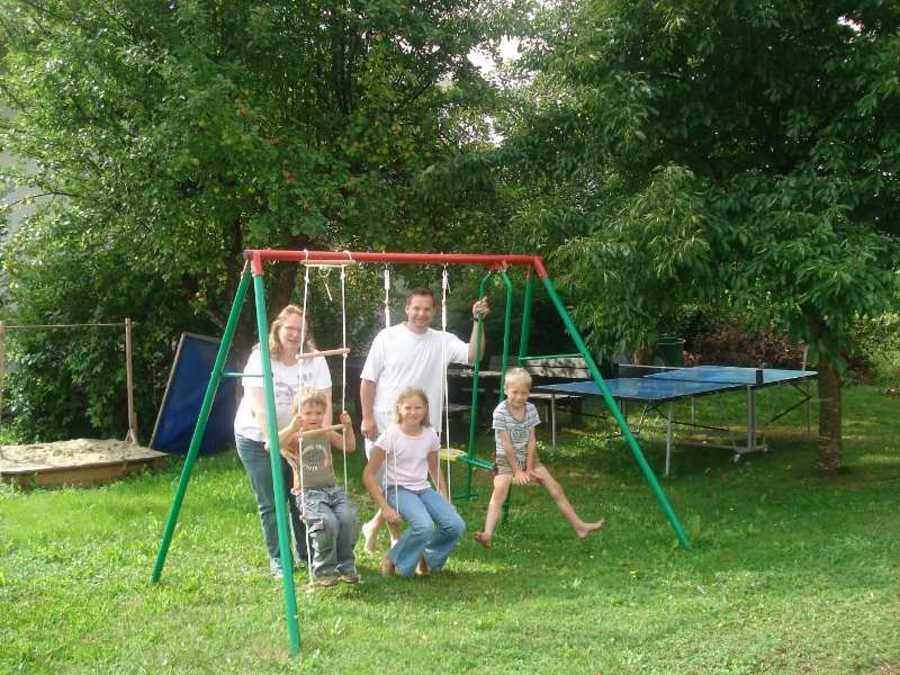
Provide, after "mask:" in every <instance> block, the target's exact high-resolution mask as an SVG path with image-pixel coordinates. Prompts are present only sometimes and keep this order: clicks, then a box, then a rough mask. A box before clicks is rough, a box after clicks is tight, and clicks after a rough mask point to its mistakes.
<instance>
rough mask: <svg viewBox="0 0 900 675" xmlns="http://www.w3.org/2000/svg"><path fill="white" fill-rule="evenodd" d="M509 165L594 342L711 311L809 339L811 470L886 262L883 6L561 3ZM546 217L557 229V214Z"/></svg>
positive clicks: (890, 234)
mask: <svg viewBox="0 0 900 675" xmlns="http://www.w3.org/2000/svg"><path fill="white" fill-rule="evenodd" d="M550 12H551V14H550V16H551V18H552V20H551V21H547V23H546V25H547V26H556V27H557V28H556V29H555V30H553V31H552V32H551V33H549V34H548V35H547V37H546V38H545V39H541V40H534V41H533V42H532V45H531V49H530V56H529V57H528V60H526V61H525V62H524V63H525V65H526V66H530V67H531V68H533V69H535V70H536V72H537V75H536V77H535V80H534V83H533V84H532V85H531V87H530V88H529V89H528V91H527V94H526V95H527V100H528V101H529V102H533V104H532V105H529V106H528V107H525V108H523V109H521V110H520V111H518V113H517V114H518V117H517V118H516V119H515V120H513V122H514V123H513V124H512V125H511V127H510V129H511V130H510V132H509V140H508V144H507V147H506V149H505V153H506V156H507V157H508V158H509V160H511V161H512V162H515V165H516V166H517V167H519V175H520V176H522V178H523V180H525V181H526V182H527V183H528V184H530V185H531V186H536V187H537V188H539V189H537V190H534V192H535V194H536V197H535V198H534V199H531V200H529V201H528V202H527V203H524V204H523V205H522V206H521V207H520V208H519V211H518V213H517V214H516V216H515V220H516V222H517V223H518V225H519V227H520V228H521V229H524V230H526V231H531V232H533V233H535V234H534V235H533V236H534V237H536V238H539V239H543V240H544V241H545V242H547V243H551V244H552V243H558V244H559V245H560V248H559V251H558V253H557V256H558V258H559V259H560V260H562V261H564V262H565V265H564V266H563V267H564V268H565V269H567V270H568V274H567V275H566V277H565V279H564V281H565V283H567V285H568V286H569V289H570V291H571V292H573V293H574V296H575V298H576V299H577V304H578V306H579V307H580V308H582V309H581V311H580V312H579V319H580V320H581V321H582V323H584V324H585V325H586V326H587V327H588V328H592V329H594V331H595V333H596V335H597V336H601V337H603V338H604V340H605V344H607V345H609V344H611V343H612V342H615V341H616V340H618V341H620V342H623V341H630V342H631V343H632V344H635V342H640V341H641V340H646V339H648V338H649V337H652V336H653V334H654V331H655V330H656V329H657V327H658V326H659V321H660V318H661V317H663V318H664V317H665V316H667V314H668V313H669V312H670V311H671V310H672V308H673V307H676V306H677V305H678V304H680V303H684V302H698V301H699V302H714V303H719V304H727V305H729V306H730V307H732V308H733V309H735V310H737V311H741V312H742V313H744V314H745V315H746V316H748V317H749V318H751V319H753V320H755V321H756V322H757V323H758V324H763V325H769V326H775V327H777V328H780V329H783V330H785V331H787V332H788V333H789V334H790V335H792V336H793V337H794V338H797V339H800V340H803V341H805V342H807V343H808V344H809V345H810V347H811V350H812V353H813V356H814V358H816V359H817V361H818V369H819V394H820V399H821V411H820V452H819V466H820V467H821V468H822V469H825V470H829V471H831V470H835V469H837V468H838V467H839V466H840V463H841V415H840V385H841V373H842V370H843V368H844V365H845V361H844V356H845V353H846V350H847V347H848V340H849V339H850V336H851V330H850V328H851V324H852V323H853V322H854V321H855V320H856V319H858V318H859V317H863V316H869V315H877V314H878V313H880V312H882V311H884V309H885V307H886V306H888V305H889V304H890V303H891V302H893V299H894V297H895V292H896V288H897V283H898V270H900V262H898V260H900V256H898V251H900V198H898V197H900V187H898V186H900V182H898V171H900V82H898V75H897V73H898V66H900V33H898V27H900V8H898V6H897V5H896V3H882V2H864V1H863V2H846V1H843V2H839V1H816V2H812V1H800V2H796V1H793V0H792V1H790V2H788V1H787V0H784V1H782V0H773V1H771V2H764V3H759V2H753V1H751V0H692V1H689V2H669V1H661V2H660V1H653V2H650V1H649V0H648V1H638V2H634V1H631V0H627V1H626V0H608V1H606V2H602V3H591V4H589V5H582V4H561V5H559V6H556V7H554V8H552V10H550ZM559 223H561V226H560V225H558V224H559Z"/></svg>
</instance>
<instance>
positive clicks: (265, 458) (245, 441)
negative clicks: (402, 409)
mask: <svg viewBox="0 0 900 675" xmlns="http://www.w3.org/2000/svg"><path fill="white" fill-rule="evenodd" d="M234 443H235V446H236V447H237V453H238V457H240V459H241V464H243V465H244V469H246V471H247V475H248V476H249V477H250V485H251V486H252V487H253V492H254V493H255V494H256V504H257V506H258V507H259V520H260V522H261V523H262V530H263V538H264V539H265V541H266V549H267V550H268V552H269V559H270V560H279V561H280V560H281V554H280V553H279V551H278V525H277V523H276V520H275V489H274V484H273V483H272V465H271V464H270V463H269V453H268V452H267V451H266V447H265V445H263V444H262V443H260V442H258V441H254V440H251V439H249V438H245V437H243V436H240V435H237V434H236V435H235V437H234ZM291 471H292V470H291V466H290V464H288V463H287V462H286V461H285V460H284V458H282V459H281V472H282V474H283V475H284V494H285V498H286V500H287V504H288V505H289V508H290V520H291V525H292V529H293V530H294V542H295V543H296V546H297V557H298V558H299V559H300V560H306V558H307V555H306V528H305V527H304V525H303V523H302V521H301V520H300V513H299V512H298V510H297V505H296V504H295V503H294V500H293V499H291V487H293V473H292V472H291Z"/></svg>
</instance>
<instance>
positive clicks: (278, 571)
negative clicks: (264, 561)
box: [269, 558, 284, 579]
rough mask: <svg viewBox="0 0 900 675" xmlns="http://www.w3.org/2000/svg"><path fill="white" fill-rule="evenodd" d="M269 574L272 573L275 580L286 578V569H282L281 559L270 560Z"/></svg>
mask: <svg viewBox="0 0 900 675" xmlns="http://www.w3.org/2000/svg"><path fill="white" fill-rule="evenodd" d="M269 572H271V574H272V577H273V578H275V579H283V578H284V569H283V568H282V567H281V560H280V559H279V558H270V559H269Z"/></svg>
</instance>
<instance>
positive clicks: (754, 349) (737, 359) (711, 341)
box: [686, 316, 809, 370]
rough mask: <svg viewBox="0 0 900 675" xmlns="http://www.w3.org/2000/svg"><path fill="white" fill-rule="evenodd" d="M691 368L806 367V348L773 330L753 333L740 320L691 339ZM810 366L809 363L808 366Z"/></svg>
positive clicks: (718, 325)
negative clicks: (707, 366) (804, 358)
mask: <svg viewBox="0 0 900 675" xmlns="http://www.w3.org/2000/svg"><path fill="white" fill-rule="evenodd" d="M687 348H688V354H687V358H686V363H687V364H689V365H700V364H717V365H734V366H744V367H748V368H758V367H765V368H787V369H794V370H799V369H800V368H802V367H803V346H802V345H800V344H799V343H797V342H794V341H793V340H791V339H790V338H789V337H788V336H786V335H781V334H778V333H776V332H774V331H771V330H766V331H759V330H751V329H749V328H748V327H747V325H746V324H745V323H744V321H742V320H741V319H740V318H739V317H735V316H730V317H725V318H722V319H720V320H718V321H716V322H715V323H714V324H713V325H712V326H711V327H710V328H709V331H708V332H707V333H705V334H702V335H701V334H697V335H693V336H691V339H690V341H689V342H688V344H687ZM807 367H809V364H807Z"/></svg>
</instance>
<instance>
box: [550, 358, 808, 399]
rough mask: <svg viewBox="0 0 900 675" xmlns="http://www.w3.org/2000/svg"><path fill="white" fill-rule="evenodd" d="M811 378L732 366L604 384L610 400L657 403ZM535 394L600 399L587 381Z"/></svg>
mask: <svg viewBox="0 0 900 675" xmlns="http://www.w3.org/2000/svg"><path fill="white" fill-rule="evenodd" d="M758 375H761V379H762V383H759V381H758V379H757V377H758ZM814 377H816V371H814V370H779V369H775V368H765V369H762V370H758V369H756V368H736V367H732V366H697V367H695V368H682V369H677V370H667V371H663V372H659V373H653V374H651V375H647V376H646V377H619V378H615V379H610V380H605V382H606V386H607V388H608V389H609V393H610V394H611V395H612V397H613V398H616V399H621V400H625V401H643V402H646V403H660V402H662V401H674V400H677V399H679V398H684V397H688V396H701V395H703V394H711V393H714V392H720V391H729V390H734V389H743V388H745V387H747V386H748V385H749V386H750V387H752V388H753V389H756V388H758V387H760V386H764V385H768V384H777V383H781V382H791V381H799V380H805V379H811V378H814ZM536 390H537V391H546V392H551V391H553V392H557V393H560V394H570V395H575V396H600V390H599V389H598V388H597V385H595V384H594V383H593V381H591V380H585V381H581V382H565V383H562V384H547V385H541V386H539V387H537V388H536Z"/></svg>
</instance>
